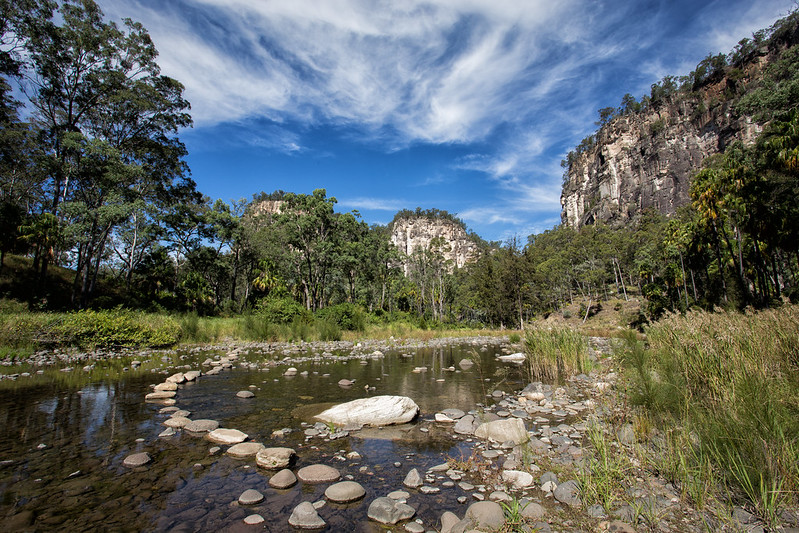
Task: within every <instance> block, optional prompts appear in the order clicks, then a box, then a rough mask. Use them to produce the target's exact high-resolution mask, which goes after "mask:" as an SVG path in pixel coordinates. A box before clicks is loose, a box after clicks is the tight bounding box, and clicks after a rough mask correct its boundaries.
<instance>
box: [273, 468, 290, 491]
mask: <svg viewBox="0 0 799 533" xmlns="http://www.w3.org/2000/svg"><path fill="white" fill-rule="evenodd" d="M295 483H297V476H295V475H294V472H292V471H291V470H289V469H288V468H284V469H283V470H281V471H280V472H278V473H277V474H275V475H274V476H272V477H271V478H269V486H270V487H272V488H275V489H287V488H289V487H291V486H292V485H294V484H295Z"/></svg>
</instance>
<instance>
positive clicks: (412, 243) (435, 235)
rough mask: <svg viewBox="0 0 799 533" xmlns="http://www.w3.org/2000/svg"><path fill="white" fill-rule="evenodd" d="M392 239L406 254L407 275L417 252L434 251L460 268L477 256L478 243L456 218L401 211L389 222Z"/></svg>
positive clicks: (404, 262) (452, 265)
mask: <svg viewBox="0 0 799 533" xmlns="http://www.w3.org/2000/svg"><path fill="white" fill-rule="evenodd" d="M390 230H391V242H392V244H394V246H396V247H397V249H398V250H399V251H400V253H401V254H402V256H403V269H404V271H405V275H406V276H407V275H408V274H409V272H410V269H411V261H410V258H411V257H412V256H413V255H414V254H415V253H422V252H431V253H433V254H436V255H439V256H440V257H441V258H442V259H443V260H444V261H446V262H447V264H448V265H449V267H450V269H451V268H453V267H457V268H461V267H463V266H464V265H465V264H466V263H467V262H468V261H470V260H471V259H473V258H475V257H476V256H477V251H478V244H477V243H476V242H475V239H474V238H473V237H471V236H470V235H469V234H468V233H467V232H466V229H465V228H464V227H463V224H462V223H461V222H460V221H458V220H457V219H454V218H447V217H438V216H418V215H415V214H409V215H405V214H398V215H397V216H396V217H395V218H394V220H393V221H392V222H391V224H390Z"/></svg>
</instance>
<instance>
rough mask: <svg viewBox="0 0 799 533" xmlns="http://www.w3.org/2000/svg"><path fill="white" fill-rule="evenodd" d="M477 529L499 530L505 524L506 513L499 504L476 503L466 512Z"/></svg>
mask: <svg viewBox="0 0 799 533" xmlns="http://www.w3.org/2000/svg"><path fill="white" fill-rule="evenodd" d="M466 518H467V519H470V520H471V521H472V522H473V523H474V526H475V528H476V529H499V528H501V527H502V525H503V524H504V523H505V513H504V512H503V511H502V506H501V505H500V504H498V503H497V502H476V503H473V504H471V505H470V506H469V508H468V509H467V510H466Z"/></svg>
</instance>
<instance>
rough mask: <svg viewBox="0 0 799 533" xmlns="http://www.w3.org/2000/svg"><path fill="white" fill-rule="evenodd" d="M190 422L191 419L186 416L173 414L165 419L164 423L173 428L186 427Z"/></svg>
mask: <svg viewBox="0 0 799 533" xmlns="http://www.w3.org/2000/svg"><path fill="white" fill-rule="evenodd" d="M189 422H191V420H189V419H188V418H186V417H185V416H173V417H171V418H167V419H166V420H164V421H163V422H162V424H164V425H165V426H167V427H171V428H182V427H185V426H186V424H188V423H189Z"/></svg>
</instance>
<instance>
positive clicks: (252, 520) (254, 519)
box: [244, 514, 264, 526]
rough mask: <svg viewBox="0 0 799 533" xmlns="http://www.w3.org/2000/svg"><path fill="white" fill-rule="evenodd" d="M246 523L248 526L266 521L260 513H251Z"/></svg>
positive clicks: (245, 520)
mask: <svg viewBox="0 0 799 533" xmlns="http://www.w3.org/2000/svg"><path fill="white" fill-rule="evenodd" d="M244 523H245V524H247V525H248V526H257V525H258V524H263V523H264V517H263V516H261V515H259V514H251V515H250V516H248V517H247V518H245V519H244Z"/></svg>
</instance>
